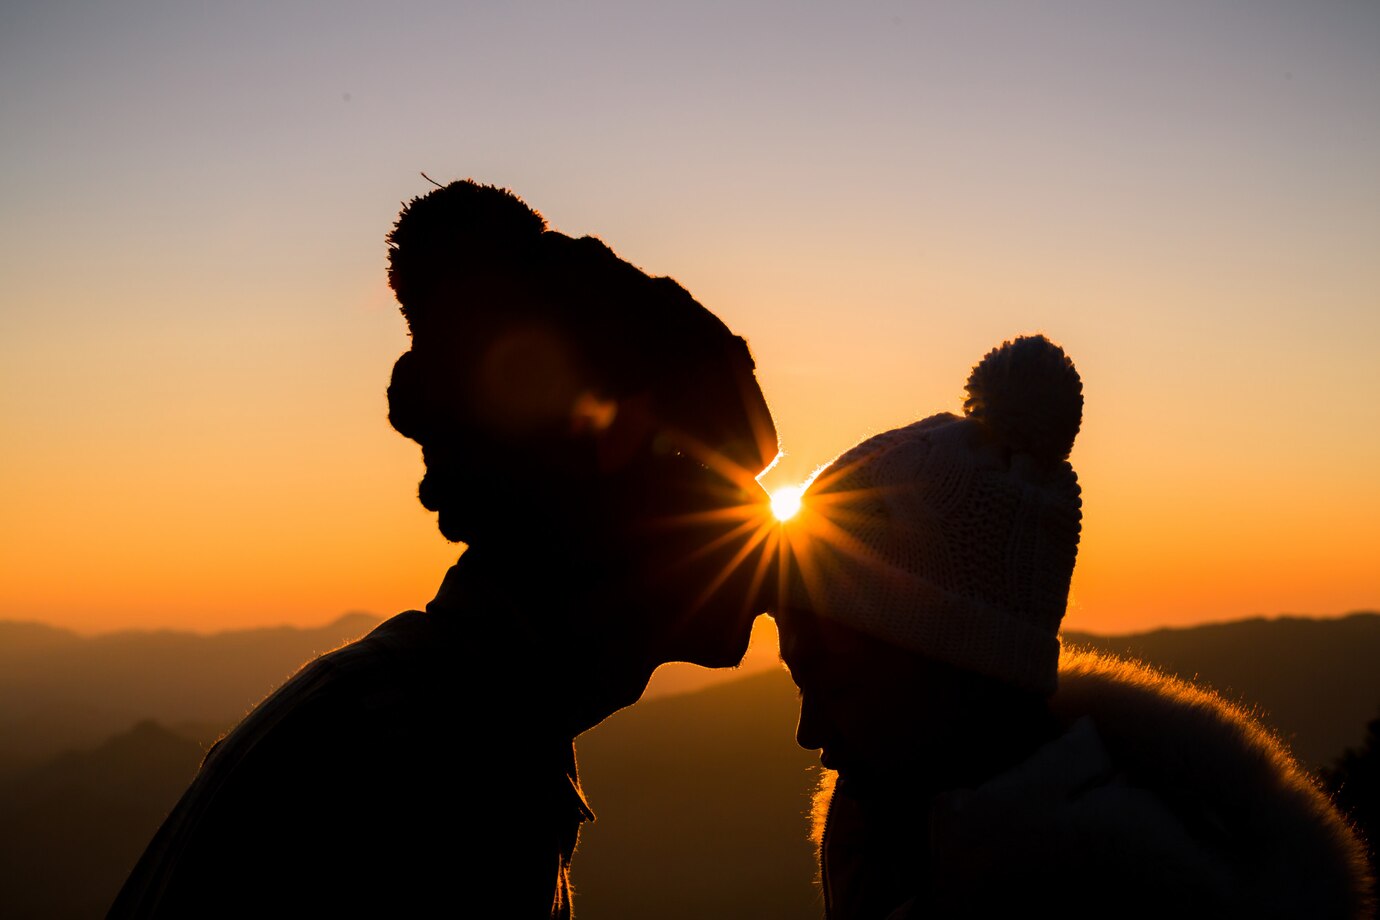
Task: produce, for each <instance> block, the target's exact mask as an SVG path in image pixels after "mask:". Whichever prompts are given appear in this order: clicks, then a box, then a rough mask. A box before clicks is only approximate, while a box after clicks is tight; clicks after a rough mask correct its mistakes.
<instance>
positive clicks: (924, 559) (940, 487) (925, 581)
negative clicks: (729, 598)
mask: <svg viewBox="0 0 1380 920" xmlns="http://www.w3.org/2000/svg"><path fill="white" fill-rule="evenodd" d="M967 394H968V396H967V399H966V400H965V402H964V415H963V416H956V415H953V414H950V413H941V414H939V415H934V416H931V417H930V418H927V419H924V420H923V421H919V422H915V423H914V424H911V425H908V426H906V427H904V428H898V429H895V430H893V431H888V432H884V433H883V434H879V435H876V436H875V437H872V438H869V439H868V440H866V441H863V442H862V443H861V444H859V445H857V446H856V447H854V448H852V449H851V450H849V451H848V452H846V453H844V454H843V455H842V456H840V457H839V458H838V459H837V460H835V461H834V462H833V463H832V464H830V465H829V466H828V467H827V468H825V469H824V470H822V471H821V472H820V474H819V475H818V476H816V477H815V480H814V482H813V483H812V484H811V486H810V488H809V490H807V492H806V494H805V499H804V502H805V505H804V511H802V513H801V515H800V516H798V517H797V518H796V519H795V520H794V521H793V522H792V524H791V525H789V526H791V527H793V528H798V529H799V534H798V535H793V536H796V537H797V538H794V539H792V540H791V541H790V542H791V545H792V546H794V547H795V548H796V549H795V552H796V554H797V557H800V556H801V554H804V555H806V556H808V558H798V567H797V571H796V572H795V573H794V575H793V577H792V580H791V582H790V584H791V588H790V593H789V595H788V598H787V600H786V602H787V603H791V604H794V605H797V606H803V607H808V608H811V609H813V610H815V611H816V613H817V614H818V615H820V616H825V617H829V618H832V619H834V620H836V621H838V622H840V623H843V624H844V625H847V626H850V627H852V628H854V629H857V630H858V631H860V632H864V633H867V634H869V635H872V636H875V637H877V638H880V639H882V640H884V641H887V642H890V643H892V644H894V645H897V646H900V647H903V648H908V649H911V650H913V651H916V652H919V653H921V654H923V655H925V656H927V657H929V658H933V659H936V660H939V661H944V662H947V663H949V664H952V665H955V666H957V667H961V668H964V669H967V670H971V671H974V672H977V673H979V674H984V675H986V676H988V677H992V678H995V679H998V680H1001V681H1004V682H1006V683H1009V684H1012V685H1015V686H1018V687H1022V688H1024V689H1027V690H1030V691H1033V692H1037V693H1045V694H1048V693H1052V692H1053V691H1054V688H1055V682H1056V680H1057V673H1058V661H1059V640H1058V632H1059V623H1060V621H1061V620H1062V618H1063V616H1064V609H1065V607H1066V605H1067V603H1068V592H1069V581H1070V579H1071V578H1072V576H1073V565H1074V561H1075V559H1076V558H1077V553H1078V537H1079V531H1080V527H1081V520H1082V510H1081V509H1082V500H1081V496H1080V491H1079V487H1078V478H1077V476H1076V475H1075V474H1074V471H1073V468H1072V467H1071V466H1070V465H1069V463H1068V455H1069V451H1070V450H1071V449H1072V447H1073V441H1074V438H1075V437H1076V435H1077V434H1078V428H1079V425H1080V423H1081V421H1082V415H1083V387H1082V382H1081V380H1080V379H1079V377H1078V372H1077V371H1076V370H1075V369H1074V366H1073V363H1072V362H1071V361H1070V360H1069V358H1068V356H1067V355H1065V354H1064V351H1063V349H1061V348H1060V347H1059V346H1057V345H1055V344H1053V343H1052V342H1050V341H1049V340H1048V339H1047V338H1045V337H1044V336H1041V335H1036V336H1023V337H1020V338H1017V339H1015V340H1014V341H1010V342H1005V343H1003V344H1002V345H1001V346H1000V347H998V348H995V349H993V350H992V351H991V352H989V353H988V354H987V356H986V357H984V358H983V359H982V361H981V362H980V363H979V364H978V365H977V367H975V368H974V369H973V371H972V374H971V375H970V376H969V378H968V384H967ZM812 518H822V519H823V520H822V521H819V522H818V523H817V524H816V526H811V523H810V522H811V519H812ZM797 592H798V593H797Z"/></svg>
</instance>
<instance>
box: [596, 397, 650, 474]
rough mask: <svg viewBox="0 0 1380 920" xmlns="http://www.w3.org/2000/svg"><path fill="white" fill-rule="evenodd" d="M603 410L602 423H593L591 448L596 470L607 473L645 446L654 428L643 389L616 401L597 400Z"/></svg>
mask: <svg viewBox="0 0 1380 920" xmlns="http://www.w3.org/2000/svg"><path fill="white" fill-rule="evenodd" d="M598 408H599V410H600V411H601V412H602V413H604V415H603V418H602V419H599V420H600V421H605V424H603V425H602V426H599V425H597V424H596V425H595V426H594V437H595V450H596V455H597V457H598V462H599V472H601V473H611V472H613V471H615V470H620V469H622V468H623V467H625V466H627V465H628V464H629V463H631V462H632V461H633V458H635V457H636V456H637V455H638V454H639V453H640V452H642V451H643V450H646V449H647V446H648V442H649V441H651V439H652V438H653V436H654V435H655V432H656V430H657V420H656V416H655V414H654V413H653V412H652V395H651V394H650V393H647V392H642V393H638V394H637V395H635V396H628V397H624V398H623V399H619V400H616V401H609V402H601V403H598Z"/></svg>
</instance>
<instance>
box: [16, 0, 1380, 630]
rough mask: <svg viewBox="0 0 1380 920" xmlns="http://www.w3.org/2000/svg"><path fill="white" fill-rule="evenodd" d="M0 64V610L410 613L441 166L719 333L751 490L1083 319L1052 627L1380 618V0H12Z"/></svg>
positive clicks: (1065, 338)
mask: <svg viewBox="0 0 1380 920" xmlns="http://www.w3.org/2000/svg"><path fill="white" fill-rule="evenodd" d="M0 85H3V86H4V87H5V89H4V91H3V93H0V123H3V125H4V136H5V142H4V145H3V148H0V149H3V154H0V202H3V214H4V220H3V223H0V311H2V312H0V375H3V376H2V377H0V383H2V387H0V400H2V401H0V424H3V426H4V430H5V433H6V434H5V438H4V443H3V446H0V617H10V618H29V619H41V620H46V621H49V622H55V623H60V624H63V625H70V626H74V627H76V628H80V629H88V630H92V629H106V628H113V627H115V626H122V625H177V626H182V627H191V628H206V629H209V628H218V627H222V626H229V625H247V624H257V623H272V622H284V621H288V622H300V623H312V622H321V621H322V620H325V619H327V618H329V617H331V616H334V615H335V614H337V613H338V612H340V611H342V610H344V609H348V608H366V609H372V610H375V611H376V612H379V613H390V612H393V611H394V610H397V609H402V608H404V607H408V606H415V605H418V604H420V603H423V602H424V601H425V600H426V599H427V598H428V597H429V596H430V592H431V590H432V589H433V588H434V586H435V584H436V583H437V582H438V581H439V577H440V574H441V571H442V570H443V568H444V566H445V565H446V564H447V562H448V561H449V560H450V559H451V558H452V557H453V556H454V554H455V552H456V549H455V547H452V546H449V545H447V544H445V543H444V541H443V540H441V538H440V537H439V535H437V534H436V533H435V530H434V527H433V526H432V524H431V523H430V520H429V516H428V515H427V514H426V513H425V512H424V511H422V509H420V507H418V506H417V505H416V503H415V499H414V497H413V491H414V488H415V482H416V480H417V478H418V476H419V474H420V460H419V457H418V454H417V451H416V449H415V446H414V445H412V444H410V442H407V441H404V440H403V439H402V438H400V437H399V436H397V435H396V434H395V433H393V432H392V430H391V429H390V428H388V426H387V423H386V421H385V419H384V398H383V388H384V385H385V382H386V379H387V375H388V371H389V367H390V365H391V362H392V360H393V359H394V357H396V355H397V354H398V353H400V352H401V351H402V350H404V349H405V348H406V338H405V334H404V327H403V324H402V321H401V319H400V318H399V317H398V316H397V314H396V310H395V305H394V304H393V302H392V300H391V297H390V296H389V293H388V291H387V288H386V286H385V283H384V272H383V268H384V247H383V241H382V240H383V234H384V233H385V231H386V230H387V228H388V226H389V225H390V223H391V221H392V220H393V218H394V216H395V215H396V212H397V209H398V206H399V204H400V202H401V201H402V200H404V199H406V198H409V197H412V196H414V195H417V194H422V193H424V192H425V191H426V190H427V189H428V188H429V187H430V186H428V185H427V184H426V183H425V182H424V181H423V180H422V179H421V178H420V176H419V175H418V172H419V171H421V170H425V171H426V172H427V173H428V174H430V175H431V176H433V177H435V178H437V179H439V180H441V181H446V180H449V179H452V178H459V177H465V176H473V177H475V178H477V179H479V180H482V181H486V182H493V183H497V184H501V185H507V186H509V187H511V188H513V189H514V190H515V191H517V192H518V193H519V194H521V195H522V196H523V197H524V198H525V199H526V200H527V201H528V202H529V203H531V204H532V205H533V206H535V207H537V208H538V209H539V210H541V211H542V212H543V213H544V214H545V215H546V216H547V218H548V219H549V220H550V221H551V222H552V224H553V225H555V226H556V227H557V228H558V229H561V230H563V231H564V232H567V233H572V234H579V233H594V234H597V235H599V236H601V237H602V238H604V239H605V240H606V241H607V242H609V243H610V244H611V245H612V246H613V248H614V249H615V250H616V251H618V252H619V253H620V254H621V255H622V256H623V257H625V258H627V259H629V260H630V261H632V262H634V263H636V264H638V265H639V266H641V267H642V268H644V269H645V270H647V271H650V272H652V273H654V274H669V275H672V276H673V277H675V278H677V279H678V280H679V281H681V282H682V283H683V284H685V285H686V287H688V288H689V289H690V290H691V292H692V293H694V294H695V295H696V296H697V297H698V298H699V299H700V300H701V301H702V302H703V303H705V304H706V305H707V306H709V307H710V308H711V309H713V310H715V311H716V312H718V313H719V314H720V315H721V316H723V317H724V319H725V320H726V321H727V322H728V323H729V324H730V325H731V326H732V327H733V328H734V329H735V330H737V331H738V332H740V333H742V334H743V335H745V336H746V337H747V338H748V339H749V341H750V343H751V344H752V347H753V349H754V353H755V354H756V356H757V358H758V362H759V366H760V369H761V375H760V376H761V379H762V381H763V384H764V387H765V389H766V390H767V394H768V398H769V399H770V400H771V402H772V406H773V409H774V411H775V412H776V414H777V419H778V425H779V429H780V431H781V435H782V439H783V446H784V447H785V448H786V450H787V451H788V456H787V458H786V460H785V461H784V462H783V463H782V464H781V466H780V467H779V469H778V470H776V471H775V472H774V473H773V476H774V480H773V481H774V482H776V483H784V482H787V481H792V480H798V479H800V478H803V477H804V476H805V475H807V474H808V473H809V472H810V470H812V469H813V468H814V467H815V466H816V465H818V464H819V463H822V462H824V461H826V460H828V459H829V458H830V457H831V456H833V455H834V454H836V453H838V452H839V451H841V450H843V449H844V448H846V447H848V446H849V445H851V444H852V443H853V442H855V441H856V440H858V439H860V438H862V437H864V436H866V435H868V434H871V433H873V432H875V431H877V430H879V429H881V428H884V427H891V426H894V425H898V424H902V423H905V422H908V421H910V420H912V419H914V418H917V417H921V416H924V415H929V414H932V413H934V412H937V411H940V410H948V409H956V408H957V406H958V404H959V397H960V393H961V386H962V383H963V380H964V378H965V376H966V373H967V369H968V367H969V366H971V364H972V363H973V362H974V361H976V360H977V359H978V358H979V357H980V356H981V355H982V353H983V352H984V351H986V349H987V348H989V347H991V346H992V345H994V344H996V343H997V342H999V341H1000V340H1001V339H1003V338H1006V337H1010V336H1012V335H1015V334H1018V333H1021V332H1028V331H1034V330H1040V331H1044V332H1047V333H1048V334H1049V335H1050V336H1051V337H1053V338H1054V339H1056V340H1057V341H1060V342H1061V343H1063V344H1064V345H1065V346H1066V347H1067V349H1068V350H1069V352H1070V354H1071V355H1072V356H1073V357H1074V360H1075V361H1076V362H1077V364H1078V366H1079V369H1080V371H1081V372H1082V373H1083V376H1084V379H1085V385H1086V389H1087V396H1088V409H1087V415H1086V419H1085V423H1084V431H1083V434H1082V436H1081V437H1080V440H1079V444H1078V447H1077V448H1076V449H1075V453H1074V457H1073V459H1074V462H1075V465H1076V466H1077V468H1078V470H1079V472H1080V476H1081V478H1082V480H1083V483H1084V487H1085V495H1086V518H1085V536H1084V543H1083V549H1082V557H1081V559H1080V563H1079V571H1078V573H1077V575H1076V576H1075V582H1074V598H1073V605H1072V607H1071V610H1070V615H1069V620H1068V622H1069V624H1070V625H1073V626H1077V627H1079V628H1088V629H1100V630H1104V631H1111V630H1116V629H1129V628H1139V627H1143V626H1150V625H1160V624H1167V623H1186V622H1195V621H1198V620H1202V619H1220V618H1224V617H1231V616H1242V615H1247V614H1251V613H1276V612H1284V611H1297V612H1307V613H1318V614H1328V613H1341V612H1344V611H1345V610H1348V609H1352V608H1356V607H1362V606H1370V607H1374V606H1377V605H1380V565H1377V564H1376V559H1377V558H1380V552H1377V549H1380V541H1377V539H1376V537H1375V536H1374V532H1375V521H1376V519H1377V516H1378V515H1380V485H1378V484H1377V482H1376V478H1375V477H1376V470H1378V469H1380V408H1378V407H1380V370H1378V369H1377V368H1378V367H1380V364H1378V363H1377V361H1376V359H1375V350H1376V347H1377V343H1380V258H1377V252H1380V4H1376V3H1374V2H1335V0H1321V2H1297V3H1281V2H1252V3H1244V2H1230V3H1228V2H1194V3H1189V2H1159V3H1126V2H1097V3H1093V2H1015V0H1009V2H970V3H952V4H939V3H849V4H786V3H731V4H730V3H701V4H684V3H677V4H668V3H657V2H653V3H645V2H639V3H599V2H595V3H583V2H571V3H533V4H496V3H494V4H467V5H457V4H440V3H434V4H426V3H394V4H389V5H386V6H384V5H365V4H343V3H339V4H324V3H321V4H317V3H293V2H286V3H273V4H268V3H240V4H191V3H168V2H164V3H154V2H148V3H136V2H102V3H64V2H46V3H41V4H40V3H26V2H19V3H10V4H7V5H6V6H5V7H4V8H3V10H0Z"/></svg>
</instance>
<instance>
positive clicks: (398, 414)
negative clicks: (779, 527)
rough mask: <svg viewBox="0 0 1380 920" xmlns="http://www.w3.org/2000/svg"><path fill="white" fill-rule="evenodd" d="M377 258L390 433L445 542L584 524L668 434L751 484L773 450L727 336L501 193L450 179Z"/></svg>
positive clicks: (650, 282)
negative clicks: (382, 263)
mask: <svg viewBox="0 0 1380 920" xmlns="http://www.w3.org/2000/svg"><path fill="white" fill-rule="evenodd" d="M388 244H389V254H388V255H389V271H388V279H389V284H390V285H391V286H392V288H393V290H394V292H395V293H396V295H397V298H398V301H399V303H400V304H401V305H402V312H403V315H404V317H406V319H407V323H408V328H409V330H410V332H411V336H412V347H411V349H410V350H409V351H407V352H406V353H404V354H403V355H402V356H401V357H400V358H399V359H398V361H397V363H396V365H395V366H394V368H393V377H392V381H391V383H390V385H389V388H388V406H389V420H390V421H391V422H392V424H393V427H394V428H396V429H397V430H398V431H399V432H401V433H402V434H404V435H406V436H407V437H409V438H412V439H413V440H415V441H417V442H418V443H419V444H420V445H421V446H422V451H423V457H424V459H425V462H426V466H427V472H426V476H425V478H424V479H423V480H422V483H421V486H420V488H419V492H418V494H419V498H420V499H421V501H422V504H423V505H425V506H426V507H427V508H429V509H431V510H433V511H437V512H439V513H440V520H439V523H440V526H441V530H442V533H444V534H445V536H446V537H447V538H449V539H452V540H464V541H465V542H469V543H472V542H474V541H475V540H476V539H479V540H482V539H485V538H487V537H489V536H490V535H492V534H496V533H500V532H503V531H506V530H511V529H512V528H513V527H514V526H515V524H516V522H519V521H522V522H523V526H528V527H530V526H531V525H532V523H533V522H534V521H540V522H541V523H542V524H543V525H544V526H555V525H558V524H559V523H560V521H561V520H565V521H566V522H567V523H569V522H570V520H571V519H572V518H574V519H580V518H586V517H588V516H589V515H591V514H592V513H594V509H593V506H592V505H591V502H592V501H594V500H596V493H598V492H599V491H600V490H601V488H602V487H603V486H604V485H606V484H607V483H608V481H609V480H610V478H611V477H618V476H620V475H624V474H625V473H627V472H628V471H629V470H631V469H632V468H634V467H637V466H639V465H645V464H646V463H647V462H650V461H653V460H655V459H656V457H657V455H658V449H660V451H661V453H662V454H663V455H674V453H675V450H674V448H673V447H670V446H668V445H670V444H671V443H672V441H671V440H669V439H668V435H669V434H671V433H674V434H675V435H676V436H677V438H689V439H691V440H693V441H694V442H696V443H699V444H703V445H706V446H708V447H709V448H711V449H712V450H714V451H716V452H718V453H719V454H722V455H724V456H726V457H727V458H729V459H730V460H732V461H733V462H734V463H737V464H739V465H741V466H743V467H744V468H749V467H750V468H751V470H752V472H753V473H756V472H757V471H758V470H760V469H761V468H762V467H764V466H765V465H766V464H767V463H768V462H769V461H770V459H771V457H772V456H773V455H774V454H775V451H776V435H775V431H774V429H773V428H772V426H771V418H770V415H769V414H768V412H767V408H766V403H765V401H764V399H763V397H762V394H761V390H760V389H759V388H758V386H757V382H756V380H755V378H754V376H753V362H752V357H751V355H750V354H749V352H748V349H747V344H746V343H745V342H744V341H743V340H742V339H741V338H739V337H737V336H735V335H733V333H731V332H730V331H729V330H728V328H727V327H726V326H724V324H723V323H722V322H720V321H719V319H718V318H717V317H715V316H714V315H713V314H712V313H710V312H709V311H708V310H706V309H705V308H704V307H703V306H701V305H700V304H699V303H697V302H696V301H695V300H694V298H692V297H691V296H690V295H689V293H688V292H686V291H685V289H684V288H682V287H681V286H680V285H678V284H676V282H674V281H672V280H671V279H669V278H653V277H650V276H648V275H646V274H644V273H643V272H641V271H639V270H638V269H637V268H635V267H634V266H632V265H630V264H628V263H627V262H624V261H623V260H621V259H619V258H618V257H617V256H616V255H614V253H613V252H612V251H611V250H610V249H609V248H608V247H607V246H605V245H604V244H603V243H602V242H600V241H599V240H597V239H595V238H593V237H583V238H580V239H573V238H571V237H568V236H565V235H563V234H561V233H558V232H556V231H554V230H550V229H549V228H548V227H547V225H546V221H545V220H544V219H543V218H542V217H541V215H540V214H538V213H537V212H536V211H533V210H532V209H531V208H529V207H527V205H525V204H524V203H523V202H522V201H521V200H520V199H518V198H517V197H516V196H515V195H513V194H512V193H511V192H508V191H506V190H504V189H499V188H495V187H493V186H484V185H479V184H476V183H474V182H472V181H468V180H466V181H463V182H454V183H451V184H450V185H448V186H445V187H444V188H440V189H437V190H436V191H433V192H431V193H430V194H428V195H426V196H424V197H421V198H417V199H414V200H413V201H412V202H410V203H408V204H407V205H405V206H404V207H403V210H402V213H401V214H400V215H399V217H398V221H397V223H396V224H395V225H394V227H393V230H392V232H391V233H390V234H389V235H388Z"/></svg>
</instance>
